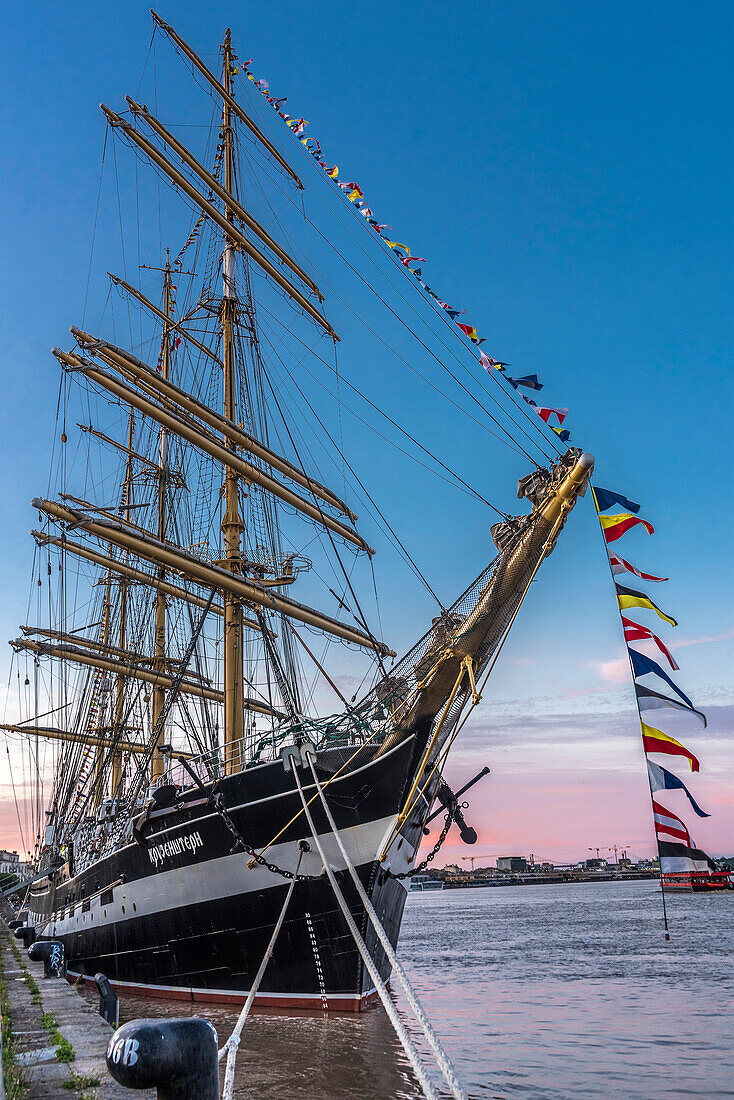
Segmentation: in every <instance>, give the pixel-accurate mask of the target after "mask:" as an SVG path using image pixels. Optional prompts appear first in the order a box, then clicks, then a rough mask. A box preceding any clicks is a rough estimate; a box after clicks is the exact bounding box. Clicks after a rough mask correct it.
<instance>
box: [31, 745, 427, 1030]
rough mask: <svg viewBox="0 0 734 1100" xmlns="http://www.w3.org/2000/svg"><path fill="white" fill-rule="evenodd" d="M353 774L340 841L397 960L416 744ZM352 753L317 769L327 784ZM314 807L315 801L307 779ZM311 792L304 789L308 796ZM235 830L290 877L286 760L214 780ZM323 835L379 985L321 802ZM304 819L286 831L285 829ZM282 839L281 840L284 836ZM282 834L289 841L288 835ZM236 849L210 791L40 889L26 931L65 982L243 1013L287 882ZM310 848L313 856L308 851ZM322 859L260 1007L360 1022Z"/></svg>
mask: <svg viewBox="0 0 734 1100" xmlns="http://www.w3.org/2000/svg"><path fill="white" fill-rule="evenodd" d="M369 751H370V750H368V751H367V752H364V753H361V754H360V756H359V757H358V758H357V760H356V761H355V766H354V767H351V768H346V769H345V770H344V772H342V773H340V774H339V775H338V776H336V777H335V778H334V779H333V781H332V782H331V783H330V784H329V785H328V787H327V788H326V792H325V793H326V796H327V800H328V803H329V807H330V809H331V812H332V814H333V816H334V818H335V821H336V825H337V828H338V831H339V834H340V837H341V839H342V841H343V843H344V844H345V847H346V848H347V851H348V852H349V855H350V859H351V861H352V862H353V864H354V865H355V867H356V868H357V871H358V874H359V876H360V879H361V881H362V883H363V885H364V887H365V889H366V890H367V892H368V895H369V896H370V899H371V901H372V904H373V905H374V907H375V910H376V911H377V914H378V916H379V917H380V919H381V921H382V923H383V925H384V927H385V929H386V931H387V933H388V936H389V937H390V940H391V942H392V943H393V945H396V944H397V940H398V936H399V932H400V922H401V919H402V914H403V907H404V904H405V898H406V895H407V890H406V885H407V884H405V885H404V883H403V882H402V881H400V880H397V879H396V878H394V877H393V875H392V874H391V873H390V870H391V869H392V871H393V872H399V871H402V870H406V869H409V868H410V866H411V865H412V860H413V857H414V854H415V851H416V849H417V846H418V843H419V841H420V838H421V827H420V821H419V820H418V815H420V816H421V817H422V816H423V813H424V811H425V803H424V802H423V803H422V805H423V811H420V809H419V810H418V811H417V812H416V816H415V817H411V818H410V819H409V820H408V821H407V822H406V824H405V826H404V827H403V829H402V830H401V834H400V835H399V836H398V837H397V841H396V842H394V843H393V845H392V847H391V849H390V854H389V856H388V860H387V861H385V862H383V863H381V862H380V860H379V856H380V854H381V852H382V851H383V848H384V845H385V843H386V842H387V840H388V838H389V837H390V835H391V832H392V830H393V826H394V824H395V821H396V817H397V814H398V811H399V810H400V808H401V806H402V803H403V799H404V798H405V794H406V793H407V790H408V788H409V785H410V782H411V781H412V778H413V775H414V772H415V767H416V763H417V760H416V752H417V750H416V741H415V738H409V739H408V740H406V741H404V742H402V743H401V744H400V745H398V746H397V747H396V748H395V749H393V750H392V751H391V752H389V753H386V754H385V755H384V756H382V757H379V758H378V759H376V760H372V761H369V760H368V761H367V762H364V763H361V766H359V765H360V761H363V760H364V758H365V757H366V756H367V755H368V752H369ZM353 752H354V750H353V749H349V750H344V749H331V750H326V751H324V752H320V753H319V754H318V762H317V774H318V775H319V779H320V781H321V782H322V783H325V782H326V781H327V780H328V779H331V777H332V776H333V775H334V773H335V772H336V771H337V769H339V768H341V767H342V765H343V763H344V762H345V760H346V759H347V757H348V756H349V755H351V754H352V753H353ZM300 776H301V781H302V783H303V785H304V788H305V789H306V793H307V797H309V798H310V797H311V796H312V795H313V794H314V793H315V788H314V786H313V780H312V779H311V775H310V772H309V771H308V769H304V768H301V770H300ZM309 781H310V782H309ZM218 789H219V790H220V791H221V793H222V796H223V800H224V803H225V805H226V807H227V812H228V813H229V815H230V817H231V819H232V821H233V823H234V825H235V827H236V829H237V830H238V831H239V832H240V833H241V834H242V836H243V837H244V839H245V841H246V843H247V844H248V845H249V846H251V847H252V848H254V849H256V850H257V851H260V850H261V849H262V848H263V847H265V846H266V845H268V844H269V843H270V842H271V841H273V839H274V838H275V842H274V843H273V844H272V846H271V847H269V848H268V850H267V852H266V858H267V859H268V861H269V862H270V863H271V864H273V865H274V866H275V867H278V868H283V869H286V870H290V871H293V870H294V869H295V866H296V862H297V859H298V846H299V841H301V840H303V839H305V840H308V839H309V832H308V827H307V825H306V822H305V820H304V817H303V814H301V815H300V816H297V815H298V811H299V810H300V809H301V802H300V798H299V796H298V793H297V790H296V788H295V784H294V779H293V775H292V774H291V772H290V770H286V768H285V767H284V765H283V763H282V762H281V761H275V762H272V763H268V764H263V765H259V766H257V767H254V768H251V769H249V770H246V771H244V772H240V773H238V774H237V775H234V776H230V777H228V778H226V779H224V780H222V781H221V783H220V785H219V788H218ZM311 810H312V813H313V816H314V821H315V825H316V829H317V831H318V833H319V836H320V839H321V840H322V843H323V845H324V847H325V850H326V853H327V858H328V859H329V862H330V865H331V866H332V867H333V868H334V870H335V872H336V877H337V880H338V882H339V885H340V888H341V890H342V892H343V893H344V896H345V897H346V899H347V901H348V904H349V907H350V909H351V911H352V914H353V916H354V918H355V920H356V922H357V925H358V927H359V928H360V930H361V932H362V935H363V937H364V939H365V940H366V942H367V945H368V947H369V949H370V952H371V954H372V956H373V958H374V959H375V961H376V963H377V965H378V967H379V971H380V974H381V976H382V977H383V978H384V979H387V977H388V976H389V969H390V968H389V964H388V962H387V959H386V957H385V955H384V952H383V950H382V948H381V947H380V945H379V943H377V942H376V938H375V936H374V932H373V929H372V927H371V925H370V923H369V921H368V918H367V914H366V913H365V911H364V907H363V906H362V904H361V902H360V900H359V897H358V895H357V892H356V890H355V887H354V884H353V882H352V880H351V878H350V875H349V873H348V871H346V870H345V864H344V860H343V858H342V856H341V854H340V852H339V850H338V847H337V844H336V841H335V838H334V836H333V834H332V833H331V830H330V828H329V825H328V821H327V819H326V817H325V815H324V813H323V810H322V807H321V806H320V804H319V801H318V799H315V801H314V802H313V803H312V805H311ZM294 817H295V818H296V820H295V821H294V822H292V823H291V824H290V825H289V824H288V823H289V822H291V819H292V818H294ZM284 826H286V828H285V829H284ZM281 830H283V831H282V832H281ZM232 845H233V838H232V834H231V832H230V831H229V829H228V828H227V826H226V824H225V822H224V820H223V818H222V816H221V815H220V814H219V813H217V812H216V810H215V809H213V807H212V805H211V803H210V801H209V800H208V799H207V798H206V797H205V795H204V792H202V791H197V790H193V791H192V792H189V793H187V796H186V798H185V799H182V800H181V801H180V802H179V803H178V804H177V805H176V806H175V807H172V808H171V809H168V810H159V811H156V812H155V813H154V814H153V815H151V822H150V824H149V826H148V828H147V830H146V834H145V846H143V845H141V844H139V843H135V842H132V843H129V844H126V845H124V846H123V847H121V848H119V849H118V850H116V851H115V852H114V853H112V854H111V855H108V856H107V857H105V858H103V859H100V860H98V861H97V862H95V863H92V864H91V865H90V866H89V867H88V868H87V869H86V870H85V871H83V872H81V873H79V874H76V875H75V876H72V877H69V876H68V875H66V874H65V872H64V870H63V869H62V871H60V872H57V874H56V875H54V876H52V877H51V878H50V879H48V880H45V881H43V882H41V883H38V884H36V885H35V886H34V887H32V889H31V895H30V898H29V907H30V912H31V917H30V919H31V921H32V922H33V923H34V924H35V925H36V927H37V932H38V934H39V936H42V937H53V938H55V939H59V940H61V941H62V942H63V944H64V948H65V956H66V961H67V972H68V976H69V978H70V979H72V980H75V979H76V978H80V977H81V978H82V979H87V980H93V977H94V975H95V974H96V973H98V972H100V971H101V972H102V973H104V974H106V975H107V977H108V978H109V979H110V980H111V981H112V982H113V984H115V985H117V986H118V987H121V988H127V989H131V990H135V991H136V992H139V993H148V994H150V995H154V996H161V997H171V998H178V999H186V1000H202V1001H223V1002H230V1003H241V1002H243V1001H244V1000H245V998H246V997H247V994H248V991H249V989H250V986H251V985H252V981H253V979H254V977H255V974H256V971H257V969H258V967H259V965H260V962H261V960H262V958H263V955H264V953H265V950H266V947H267V944H268V942H269V940H270V937H271V934H272V930H273V927H274V925H275V923H276V921H277V918H278V915H279V913H280V910H281V908H282V905H283V902H284V898H285V894H286V891H287V889H288V879H286V878H284V877H283V876H282V875H280V874H279V873H278V872H277V871H274V870H271V869H268V868H267V867H263V866H261V865H258V864H254V865H251V864H252V861H251V857H250V856H249V855H248V854H247V853H244V854H243V853H241V852H239V853H238V852H234V853H233V852H232V850H231V849H232ZM312 848H313V845H312ZM321 871H322V867H321V861H320V859H319V857H318V854H317V853H316V852H315V850H312V851H311V852H309V853H308V854H306V855H305V856H304V857H303V861H302V864H301V873H302V874H304V873H305V874H308V875H313V876H317V877H314V878H312V879H309V880H306V881H299V882H298V883H297V885H296V888H295V890H294V893H293V897H292V898H291V902H290V905H289V908H288V911H287V913H286V917H285V922H284V924H283V927H282V929H281V932H280V935H279V937H278V940H277V942H276V945H275V949H274V952H273V956H272V959H271V961H270V963H269V964H268V967H267V970H266V971H265V974H264V977H263V981H262V983H261V987H260V992H259V994H258V996H257V998H256V1000H255V1003H256V1004H260V1005H263V1006H266V1005H269V1006H271V1007H288V1008H298V1007H300V1008H316V1009H330V1010H341V1011H357V1010H359V1009H360V1008H362V1007H364V1005H365V1004H366V1003H368V1001H369V1000H370V999H371V998H372V997H373V996H374V990H373V988H372V985H371V982H370V979H369V976H368V975H367V973H366V971H365V969H364V966H363V964H362V960H361V958H360V956H359V953H358V951H357V948H356V946H355V944H354V941H353V939H352V937H351V935H350V934H349V931H348V928H347V925H346V922H345V920H344V916H343V914H342V912H341V910H340V909H339V907H338V904H337V901H336V897H335V895H334V892H333V890H332V889H331V887H330V885H329V882H328V879H327V878H326V876H325V875H324V874H322V873H321Z"/></svg>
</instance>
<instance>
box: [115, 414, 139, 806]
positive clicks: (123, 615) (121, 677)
mask: <svg viewBox="0 0 734 1100" xmlns="http://www.w3.org/2000/svg"><path fill="white" fill-rule="evenodd" d="M134 435H135V410H134V409H133V407H132V405H131V406H130V413H129V415H128V420H127V451H128V453H127V461H126V463H125V482H124V487H123V501H124V506H123V508H122V509H121V511H122V513H123V515H124V518H125V520H126V521H127V522H128V523H129V522H130V504H131V500H130V495H131V493H132V482H133V460H132V449H133V439H134ZM119 587H120V631H119V636H118V641H117V644H118V646H119V648H120V649H121V650H123V651H124V650H125V647H126V644H127V590H128V579H127V577H124V576H121V577H120V579H119ZM125 681H126V677H125V674H124V672H120V673H118V676H117V688H116V693H115V726H114V737H115V741H118V740H119V739H120V738H121V737H122V730H123V725H124V722H125ZM121 780H122V750H121V749H113V752H112V775H111V779H110V798H112V799H115V798H117V795H118V792H119V789H120V782H121Z"/></svg>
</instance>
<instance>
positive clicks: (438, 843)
mask: <svg viewBox="0 0 734 1100" xmlns="http://www.w3.org/2000/svg"><path fill="white" fill-rule="evenodd" d="M453 820H454V811H453V810H449V812H448V813H447V814H446V817H445V819H444V821H445V823H444V827H443V829H442V830H441V835H440V836H439V838H438V840H437V841H436V843H435V844H434V845H433V848H432V849H431V851H430V852H429V853H428V855H427V856H426V858H425V859H424V860H422V862H421V863H419V864H418V866H417V867H414V868H413V869H412V871H402V872H400V874H397V875H396V874H395V872H394V871H390V870H388V872H387V873H388V875H389V876H390V878H397V879H406V878H412V877H413V875H418V874H420V872H421V871H425V869H426V867H427V866H428V864H429V863H432V862H433V860H434V859H435V858H436V856H437V855H438V853H439V850H440V848H441V845H442V844H443V842H444V840H445V839H446V837H447V836H448V835H449V829H450V828H451V823H452V822H453Z"/></svg>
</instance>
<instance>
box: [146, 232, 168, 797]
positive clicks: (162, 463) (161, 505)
mask: <svg viewBox="0 0 734 1100" xmlns="http://www.w3.org/2000/svg"><path fill="white" fill-rule="evenodd" d="M163 312H164V314H165V319H164V321H163V357H162V360H161V374H162V376H163V378H164V379H165V381H166V382H167V381H168V376H169V374H170V360H171V333H170V328H171V261H170V254H169V251H168V249H166V266H165V269H164V274H163ZM167 467H168V433H167V431H166V429H165V428H164V427H163V426H161V429H160V432H159V434H158V540H159V542H165V541H166V481H167ZM156 577H157V579H158V584H159V587H158V588H157V590H156V596H155V664H154V666H153V667H154V668H155V669H156V671H158V672H161V673H162V672H165V668H166V596H165V593H164V591H163V589H162V588H161V587H160V585H162V584H165V581H166V567H165V566H164V565H162V564H161V565H159V566H158V569H157V570H156ZM165 699H166V693H165V689H164V688H163V687H162V686H161V685H160V684H155V685H154V687H153V702H152V706H151V729H154V730H155V729H158V727H159V718H160V716H161V713H162V711H163V705H164V703H165ZM163 742H165V736H164V729H163V725H162V724H161V726H160V729H159V732H158V735H157V736H156V739H155V743H154V744H153V746H152V749H153V754H152V756H151V761H150V778H151V780H155V779H158V778H159V776H161V775H163V766H164V760H163V755H162V753H160V752H158V746H159V745H160V744H162V743H163Z"/></svg>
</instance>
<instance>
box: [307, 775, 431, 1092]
mask: <svg viewBox="0 0 734 1100" xmlns="http://www.w3.org/2000/svg"><path fill="white" fill-rule="evenodd" d="M290 766H291V771H292V772H293V777H294V779H295V781H296V787H297V788H298V794H299V796H300V799H301V804H302V806H303V813H304V815H305V817H306V821H307V822H308V827H309V829H310V830H311V836H312V837H313V841H314V844H315V845H316V848H317V850H318V853H319V855H320V856H321V862H322V863H323V865H324V870H325V871H326V875H327V878H328V879H329V882H330V883H331V888H332V890H333V891H334V894H335V896H336V900H337V902H338V904H339V908H340V909H341V911H342V913H343V915H344V920H345V921H346V923H347V927H348V928H349V931H350V932H351V934H352V939H353V940H354V942H355V944H356V946H357V950H358V951H359V953H360V955H361V956H362V961H363V962H364V965H365V968H366V969H367V972H368V974H369V976H370V977H371V979H372V981H373V982H374V986H375V989H376V990H377V993H378V996H379V998H380V1000H381V1001H382V1004H383V1006H384V1008H385V1012H386V1013H387V1015H388V1017H389V1019H390V1023H391V1024H392V1026H393V1027H394V1029H395V1034H396V1035H397V1037H398V1039H399V1040H400V1042H401V1044H402V1046H403V1050H404V1051H405V1053H406V1054H407V1056H408V1059H409V1061H410V1064H411V1066H412V1067H413V1071H414V1073H415V1075H416V1077H417V1078H418V1081H419V1082H420V1086H421V1088H422V1089H423V1094H424V1095H425V1097H426V1098H427V1100H438V1093H437V1092H436V1090H435V1088H434V1087H433V1085H432V1083H431V1081H430V1079H429V1077H428V1075H427V1074H426V1071H425V1069H424V1067H423V1064H422V1062H421V1060H420V1057H419V1055H418V1051H417V1050H416V1048H415V1046H414V1044H413V1040H412V1039H411V1038H410V1036H409V1035H408V1032H407V1030H406V1028H405V1024H404V1023H403V1021H402V1020H401V1019H400V1017H399V1016H398V1012H397V1009H396V1008H395V1005H394V1004H393V1002H392V1000H391V998H390V994H389V993H388V991H387V986H386V985H385V983H384V982H383V980H382V978H381V977H380V974H379V971H378V969H377V967H376V966H375V963H374V961H373V959H372V956H371V955H370V953H369V951H368V949H367V944H366V943H365V942H364V940H363V939H362V936H361V934H360V931H359V929H358V928H357V925H356V923H355V920H354V917H353V916H352V913H351V910H350V908H349V906H348V905H347V902H346V899H345V897H344V895H343V894H342V892H341V890H340V889H339V883H338V882H337V881H336V877H335V875H334V872H333V871H332V869H331V867H330V865H329V862H328V860H327V858H326V853H325V852H324V848H323V845H322V843H321V839H320V837H319V834H318V833H317V832H316V826H315V825H314V822H313V818H312V817H311V811H310V810H309V808H308V803H307V802H306V798H305V795H304V793H303V787H302V786H301V780H300V779H299V777H298V768H297V767H296V762H295V760H294V759H293V757H292V756H291V757H290Z"/></svg>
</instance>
